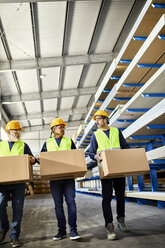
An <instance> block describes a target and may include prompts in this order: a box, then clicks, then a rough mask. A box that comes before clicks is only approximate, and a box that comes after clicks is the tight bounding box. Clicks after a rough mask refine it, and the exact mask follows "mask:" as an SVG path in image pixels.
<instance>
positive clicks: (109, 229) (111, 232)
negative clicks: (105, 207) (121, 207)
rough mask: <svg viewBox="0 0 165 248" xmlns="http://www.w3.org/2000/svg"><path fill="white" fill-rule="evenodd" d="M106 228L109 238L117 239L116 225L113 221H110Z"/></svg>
mask: <svg viewBox="0 0 165 248" xmlns="http://www.w3.org/2000/svg"><path fill="white" fill-rule="evenodd" d="M106 229H107V238H108V239H109V240H115V239H117V235H116V233H115V232H114V225H113V223H108V225H107V226H106Z"/></svg>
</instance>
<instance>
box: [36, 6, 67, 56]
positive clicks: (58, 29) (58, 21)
mask: <svg viewBox="0 0 165 248" xmlns="http://www.w3.org/2000/svg"><path fill="white" fill-rule="evenodd" d="M65 12H66V2H61V3H60V2H59V3H57V2H56V3H38V18H39V28H40V48H41V56H42V57H53V56H61V55H62V44H63V35H64V24H65Z"/></svg>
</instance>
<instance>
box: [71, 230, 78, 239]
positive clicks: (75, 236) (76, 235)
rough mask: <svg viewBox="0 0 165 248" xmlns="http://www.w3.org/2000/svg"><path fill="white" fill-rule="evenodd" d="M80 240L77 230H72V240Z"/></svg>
mask: <svg viewBox="0 0 165 248" xmlns="http://www.w3.org/2000/svg"><path fill="white" fill-rule="evenodd" d="M79 238H80V235H79V234H78V232H77V230H76V229H72V230H71V232H70V239H72V240H76V239H79Z"/></svg>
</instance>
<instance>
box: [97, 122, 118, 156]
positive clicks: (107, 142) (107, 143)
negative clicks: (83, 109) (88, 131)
mask: <svg viewBox="0 0 165 248" xmlns="http://www.w3.org/2000/svg"><path fill="white" fill-rule="evenodd" d="M109 134H110V137H109V138H108V136H107V135H106V134H105V133H104V132H103V131H102V130H101V129H98V130H97V131H96V132H94V135H95V137H96V140H97V144H98V148H97V152H99V151H103V150H108V149H115V148H117V149H120V140H119V130H118V129H117V128H116V127H110V131H109Z"/></svg>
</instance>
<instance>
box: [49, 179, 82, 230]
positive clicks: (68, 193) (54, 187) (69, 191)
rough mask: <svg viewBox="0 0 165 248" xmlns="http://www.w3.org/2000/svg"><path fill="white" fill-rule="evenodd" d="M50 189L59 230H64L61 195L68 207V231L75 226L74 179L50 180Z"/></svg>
mask: <svg viewBox="0 0 165 248" xmlns="http://www.w3.org/2000/svg"><path fill="white" fill-rule="evenodd" d="M50 189H51V193H52V197H53V200H54V204H55V213H56V217H57V221H58V228H59V231H60V232H62V233H65V232H66V219H65V214H64V208H63V197H65V201H66V204H67V207H68V224H69V227H70V231H71V230H73V229H76V228H77V225H76V220H77V210H76V203H75V181H74V179H65V180H56V181H50Z"/></svg>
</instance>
